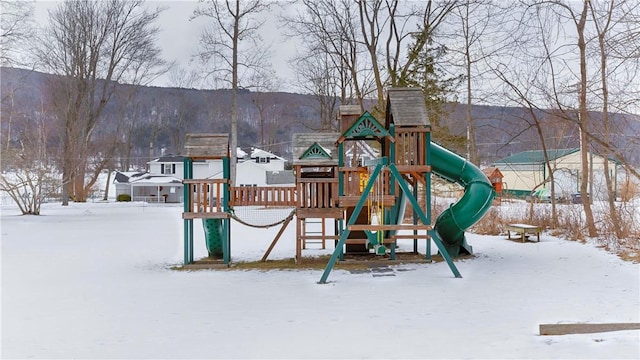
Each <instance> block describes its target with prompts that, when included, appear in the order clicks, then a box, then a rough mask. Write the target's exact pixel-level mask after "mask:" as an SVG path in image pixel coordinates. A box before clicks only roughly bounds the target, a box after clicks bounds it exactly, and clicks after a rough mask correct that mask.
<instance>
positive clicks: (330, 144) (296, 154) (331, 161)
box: [293, 132, 340, 166]
mask: <svg viewBox="0 0 640 360" xmlns="http://www.w3.org/2000/svg"><path fill="white" fill-rule="evenodd" d="M339 137H340V134H339V133H333V132H332V133H303V134H293V165H308V166H337V165H338V156H337V155H336V154H338V148H337V146H336V140H337V139H338V138H339ZM315 144H317V146H320V147H322V149H323V150H325V152H326V153H327V154H328V155H330V156H331V158H318V157H304V156H303V155H304V154H305V152H306V151H307V150H308V149H309V148H310V147H311V146H314V145H315ZM301 158H302V159H301Z"/></svg>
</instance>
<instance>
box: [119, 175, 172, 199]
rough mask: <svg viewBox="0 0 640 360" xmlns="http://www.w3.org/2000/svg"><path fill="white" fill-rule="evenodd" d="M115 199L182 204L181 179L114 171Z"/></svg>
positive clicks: (169, 176)
mask: <svg viewBox="0 0 640 360" xmlns="http://www.w3.org/2000/svg"><path fill="white" fill-rule="evenodd" d="M113 183H114V185H115V188H116V198H118V196H119V195H121V194H125V195H129V196H130V198H131V200H132V201H146V202H164V203H179V202H182V199H183V196H182V179H179V178H177V177H174V176H171V175H163V174H149V173H143V172H119V171H116V173H115V176H114V180H113Z"/></svg>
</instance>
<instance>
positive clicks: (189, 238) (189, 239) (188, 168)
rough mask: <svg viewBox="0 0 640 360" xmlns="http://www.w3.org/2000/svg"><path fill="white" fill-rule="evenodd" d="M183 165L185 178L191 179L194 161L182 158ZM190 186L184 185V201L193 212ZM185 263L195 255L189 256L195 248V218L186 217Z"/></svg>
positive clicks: (189, 262) (186, 210)
mask: <svg viewBox="0 0 640 360" xmlns="http://www.w3.org/2000/svg"><path fill="white" fill-rule="evenodd" d="M182 167H183V179H191V177H192V161H191V159H190V158H187V157H185V158H184V159H183V160H182ZM190 190H191V189H190V186H189V185H187V186H185V185H184V184H183V185H182V194H183V195H182V197H183V202H184V209H183V210H184V212H185V213H188V212H191V209H190V206H191V194H190ZM183 226H184V264H185V265H187V264H191V263H192V262H193V255H191V256H189V255H190V254H191V253H192V252H191V249H192V248H193V245H192V244H193V220H192V219H184V220H183Z"/></svg>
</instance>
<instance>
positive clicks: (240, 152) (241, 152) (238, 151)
mask: <svg viewBox="0 0 640 360" xmlns="http://www.w3.org/2000/svg"><path fill="white" fill-rule="evenodd" d="M236 156H237V157H238V159H242V158H244V157H245V156H247V152H246V151H244V150H242V149H241V148H240V147H239V146H238V147H237V148H236Z"/></svg>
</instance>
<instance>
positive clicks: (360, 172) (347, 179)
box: [340, 167, 389, 196]
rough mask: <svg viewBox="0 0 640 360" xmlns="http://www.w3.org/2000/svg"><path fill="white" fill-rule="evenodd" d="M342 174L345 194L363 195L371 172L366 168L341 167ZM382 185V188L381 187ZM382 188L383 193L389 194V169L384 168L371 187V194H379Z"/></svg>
mask: <svg viewBox="0 0 640 360" xmlns="http://www.w3.org/2000/svg"><path fill="white" fill-rule="evenodd" d="M340 175H341V176H342V177H343V181H344V183H343V184H344V194H343V195H344V196H359V195H362V192H363V191H364V188H365V187H366V186H367V183H368V182H369V172H368V170H367V169H366V168H363V167H358V168H340ZM380 186H382V189H380ZM380 190H382V194H389V171H388V170H386V169H384V170H383V171H382V172H381V173H380V175H378V179H376V181H375V183H374V184H373V188H371V194H379V193H380Z"/></svg>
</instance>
